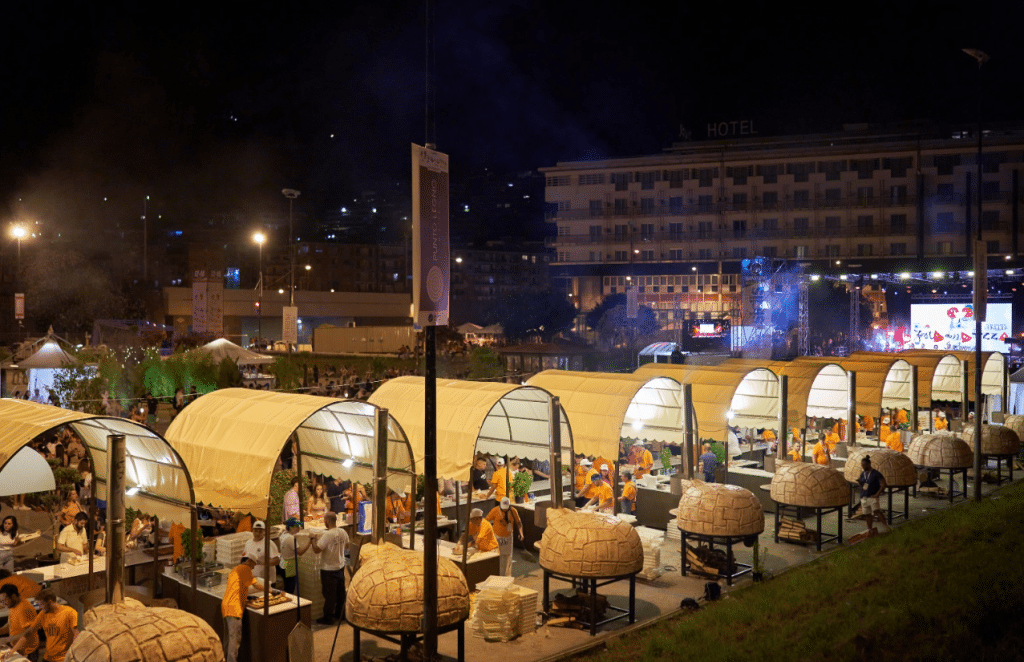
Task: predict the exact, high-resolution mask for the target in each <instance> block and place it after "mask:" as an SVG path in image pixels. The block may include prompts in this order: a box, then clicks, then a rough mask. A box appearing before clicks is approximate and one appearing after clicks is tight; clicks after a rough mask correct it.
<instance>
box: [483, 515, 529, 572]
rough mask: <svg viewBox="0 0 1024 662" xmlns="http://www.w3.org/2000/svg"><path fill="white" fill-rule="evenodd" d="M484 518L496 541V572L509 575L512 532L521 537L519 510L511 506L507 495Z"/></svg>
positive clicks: (510, 569)
mask: <svg viewBox="0 0 1024 662" xmlns="http://www.w3.org/2000/svg"><path fill="white" fill-rule="evenodd" d="M484 519H485V520H486V521H487V522H489V523H490V525H491V530H492V531H494V537H495V539H496V540H497V541H498V557H499V559H500V562H499V566H498V567H499V570H498V574H499V575H500V576H502V577H511V576H512V534H513V532H514V531H518V533H519V539H520V540H522V539H523V522H522V520H521V519H519V512H518V511H516V509H515V508H513V507H512V502H511V501H509V499H508V497H505V498H504V499H502V500H501V503H499V504H498V505H497V506H495V507H494V508H492V509H491V512H489V513H487V517H486V518H484Z"/></svg>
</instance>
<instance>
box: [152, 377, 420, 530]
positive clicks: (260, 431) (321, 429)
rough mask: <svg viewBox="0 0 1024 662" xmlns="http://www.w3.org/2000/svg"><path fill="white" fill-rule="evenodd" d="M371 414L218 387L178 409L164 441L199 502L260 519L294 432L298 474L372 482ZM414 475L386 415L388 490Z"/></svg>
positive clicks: (402, 440)
mask: <svg viewBox="0 0 1024 662" xmlns="http://www.w3.org/2000/svg"><path fill="white" fill-rule="evenodd" d="M376 409H377V408H376V407H374V406H373V405H371V404H368V403H365V402H360V401H354V400H339V399H336V398H323V397H318V396H312V395H298V394H292V393H275V392H270V391H256V390H252V389H245V388H228V389H220V390H217V391H213V392H212V393H207V394H206V395H204V396H202V397H200V398H198V399H197V400H195V401H194V402H192V403H191V404H189V406H188V407H185V409H184V410H182V412H181V413H180V414H178V416H177V417H175V419H174V421H172V422H171V426H170V427H169V428H168V429H167V440H168V442H169V443H170V444H171V446H173V447H174V449H175V450H176V451H177V452H178V453H179V454H180V455H181V457H182V459H183V460H184V461H185V464H186V466H188V467H189V469H190V471H191V474H192V481H193V485H194V489H195V495H196V500H197V501H198V502H200V503H204V504H207V505H210V506H216V507H220V508H228V509H231V510H240V511H243V512H251V513H252V514H254V515H256V516H258V517H265V516H266V513H267V507H268V501H269V498H270V482H271V479H272V477H273V472H274V465H275V464H276V462H277V458H278V457H279V456H280V454H281V451H282V449H283V448H284V446H285V444H286V443H288V441H289V439H290V438H291V437H292V434H293V433H294V435H295V437H296V441H297V443H298V449H299V453H300V454H301V456H302V468H303V470H304V471H305V470H310V471H315V472H317V473H322V474H324V475H327V476H331V477H336V478H344V479H351V480H357V481H359V482H367V481H370V480H372V479H373V463H374V460H375V459H376V441H375V430H376V426H375V422H374V421H375V412H376ZM346 460H351V462H350V463H346V462H345V461H346ZM345 464H349V466H345ZM414 475H415V466H414V463H413V457H412V451H411V449H410V448H409V443H408V441H407V440H406V437H405V433H404V432H403V431H402V428H401V427H400V426H399V425H398V424H397V422H396V421H395V419H394V417H391V418H389V420H388V478H387V479H388V485H389V486H391V487H393V488H394V489H400V490H407V489H409V486H410V483H411V481H412V479H413V476H414Z"/></svg>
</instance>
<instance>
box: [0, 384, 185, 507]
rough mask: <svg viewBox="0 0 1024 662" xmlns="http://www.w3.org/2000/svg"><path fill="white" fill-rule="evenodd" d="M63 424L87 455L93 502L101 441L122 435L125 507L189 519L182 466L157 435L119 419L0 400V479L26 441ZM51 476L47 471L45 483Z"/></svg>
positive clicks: (103, 471)
mask: <svg viewBox="0 0 1024 662" xmlns="http://www.w3.org/2000/svg"><path fill="white" fill-rule="evenodd" d="M65 425H66V426H68V427H69V428H71V430H72V431H73V432H74V433H75V434H77V435H78V437H79V438H80V439H81V440H82V442H83V444H84V445H85V448H86V452H87V453H88V454H89V458H90V460H91V461H92V465H93V484H94V487H93V494H94V496H95V497H96V498H97V499H101V500H105V499H106V498H107V438H108V437H109V436H110V435H114V434H122V435H124V436H125V469H126V475H125V488H126V489H128V490H130V492H129V493H128V494H127V495H126V497H125V503H126V504H127V505H128V506H130V507H132V508H135V509H137V510H140V511H142V512H145V513H154V514H156V515H157V516H158V517H159V518H160V519H166V520H171V521H176V522H188V521H189V517H190V511H191V508H192V506H193V504H194V503H195V499H194V495H193V492H192V484H191V478H190V476H189V473H188V470H187V469H186V465H185V463H184V462H183V461H182V459H181V457H180V456H179V455H178V454H177V453H176V452H175V451H174V449H173V448H172V447H171V446H170V445H168V443H167V442H166V441H165V440H164V439H163V438H162V437H161V436H160V435H159V434H157V433H156V432H154V431H153V430H150V429H149V428H148V427H146V426H144V425H140V424H138V423H134V422H132V421H129V420H127V419H123V418H113V417H108V416H96V415H93V414H85V413H82V412H77V411H70V410H67V409H61V408H59V407H52V406H50V405H43V404H38V403H35V402H29V401H26V400H11V399H6V398H5V399H3V400H0V475H3V474H4V473H5V472H6V469H7V468H8V466H10V465H11V463H12V462H17V461H18V460H21V459H23V457H24V453H25V450H24V449H25V446H26V445H27V444H28V443H29V442H31V441H32V440H33V439H35V438H36V437H38V436H39V435H42V434H46V433H48V432H51V431H55V430H56V429H58V428H60V427H61V426H65ZM29 452H34V451H29ZM15 458H17V459H15ZM43 464H45V461H44V463H43ZM29 466H35V467H37V468H38V470H40V471H41V470H42V467H43V465H40V464H39V463H38V462H33V463H32V465H29ZM46 469H47V470H48V469H49V467H48V466H47V467H46ZM52 477H53V474H52V473H51V474H50V481H51V482H52Z"/></svg>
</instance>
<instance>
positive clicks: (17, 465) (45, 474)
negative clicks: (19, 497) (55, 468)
mask: <svg viewBox="0 0 1024 662" xmlns="http://www.w3.org/2000/svg"><path fill="white" fill-rule="evenodd" d="M55 489H57V483H56V482H55V481H54V480H53V472H52V471H51V470H50V465H49V463H48V462H47V461H46V458H44V457H43V456H42V455H40V454H39V453H37V452H36V451H34V450H32V449H31V448H29V447H28V446H22V447H21V450H20V451H18V452H17V453H15V454H14V457H12V458H11V459H10V461H9V462H7V464H6V465H5V466H4V468H3V470H2V471H0V496H11V495H12V494H31V493H33V492H50V491H52V490H55Z"/></svg>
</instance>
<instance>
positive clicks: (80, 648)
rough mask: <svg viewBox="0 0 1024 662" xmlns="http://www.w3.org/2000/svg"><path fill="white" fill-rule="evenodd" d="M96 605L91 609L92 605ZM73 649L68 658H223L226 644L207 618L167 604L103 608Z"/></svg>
mask: <svg viewBox="0 0 1024 662" xmlns="http://www.w3.org/2000/svg"><path fill="white" fill-rule="evenodd" d="M90 611H92V610H90ZM94 615H100V616H101V617H100V618H95V619H93V620H92V621H91V622H89V623H88V624H87V625H86V626H85V628H84V629H83V630H82V632H80V633H79V635H78V636H77V637H76V638H75V641H74V643H73V644H71V648H69V649H68V653H67V656H66V657H65V658H64V659H65V660H66V661H67V662H108V661H109V662H172V661H173V662H221V661H222V660H223V659H224V648H223V646H222V644H221V642H220V638H219V637H218V636H217V633H216V632H214V631H213V628H211V627H210V626H209V625H208V624H207V623H206V621H204V620H203V619H201V618H199V617H198V616H196V615H194V614H190V613H188V612H186V611H181V610H180V609H168V608H166V607H153V608H149V609H147V608H145V607H141V608H137V609H132V610H131V611H125V610H123V609H114V608H112V609H108V610H101V613H100V614H94Z"/></svg>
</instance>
